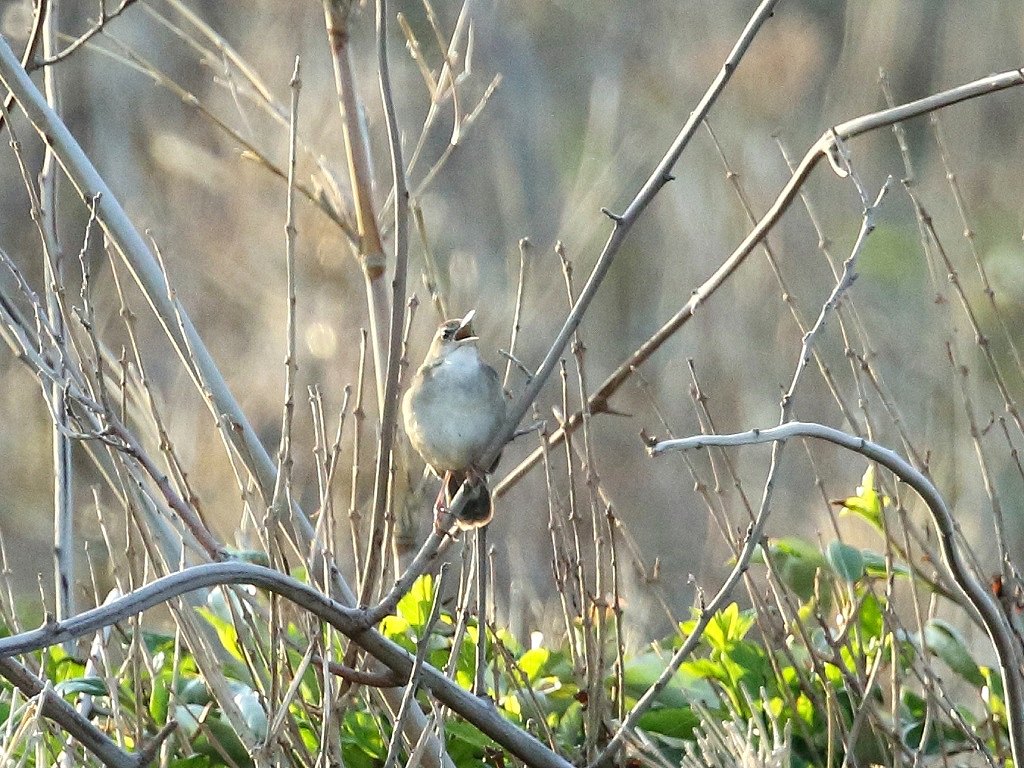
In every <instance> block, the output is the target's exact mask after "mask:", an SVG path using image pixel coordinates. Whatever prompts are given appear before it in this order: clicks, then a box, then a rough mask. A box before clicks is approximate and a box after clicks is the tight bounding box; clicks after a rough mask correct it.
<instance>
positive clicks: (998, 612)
mask: <svg viewBox="0 0 1024 768" xmlns="http://www.w3.org/2000/svg"><path fill="white" fill-rule="evenodd" d="M792 437H813V438H816V439H818V440H825V441H827V442H830V443H834V444H835V445H838V446H840V447H842V448H846V449H847V450H850V451H853V452H855V453H859V454H861V455H862V456H865V457H867V458H869V459H871V460H872V461H877V462H878V463H879V464H881V465H882V466H883V467H885V468H886V469H888V470H889V471H891V472H892V473H893V474H894V475H896V477H898V478H899V479H900V480H902V481H903V482H904V483H906V484H907V485H909V486H910V487H911V488H913V489H914V491H916V492H917V495H918V496H920V497H921V500H922V501H924V503H925V505H926V506H927V507H928V511H929V513H930V514H931V518H932V522H933V523H934V524H935V529H936V530H937V531H938V534H939V547H940V551H941V553H942V561H943V563H944V565H945V566H946V568H947V569H948V570H949V572H950V575H951V576H952V577H953V581H955V582H956V585H957V586H958V587H959V588H960V590H961V591H962V592H963V596H964V598H965V599H966V600H967V601H968V602H969V603H971V604H972V605H973V606H974V607H975V608H977V609H978V613H979V615H980V616H981V620H982V623H983V624H984V625H985V631H986V632H987V633H988V636H989V638H990V639H991V641H992V645H993V646H994V648H995V651H996V655H997V656H998V658H999V668H1000V671H1001V672H1002V675H1003V688H1004V690H1005V693H1006V719H1007V725H1008V727H1009V731H1010V747H1011V749H1012V750H1013V761H1014V764H1015V765H1024V762H1022V760H1024V681H1022V680H1021V671H1020V669H1021V662H1022V658H1021V657H1022V653H1021V650H1020V646H1019V644H1018V643H1019V641H1018V639H1017V637H1016V635H1015V634H1014V631H1013V628H1012V627H1011V625H1010V623H1009V620H1008V619H1007V617H1006V614H1004V613H1003V611H1002V609H1001V608H1000V607H999V604H998V603H997V602H996V600H995V598H993V596H992V595H991V594H990V593H989V591H988V590H987V589H986V588H985V587H984V586H983V585H982V584H981V583H980V582H979V581H978V580H977V579H976V578H975V577H974V575H973V574H972V573H971V571H970V568H969V567H968V565H967V563H966V562H965V561H964V559H963V556H962V554H961V552H960V547H959V545H958V544H957V542H956V534H957V523H956V521H955V520H954V519H953V515H952V513H951V512H950V511H949V507H948V506H947V505H946V501H945V499H943V498H942V494H941V493H939V490H938V488H936V487H935V484H934V483H932V481H931V480H929V479H928V477H927V476H925V474H924V473H923V472H921V471H920V470H918V469H917V468H916V467H914V466H913V465H912V464H911V463H910V462H908V461H907V460H906V459H904V458H903V457H902V456H900V455H899V454H898V453H896V452H895V451H892V450H890V449H888V448H885V447H884V446H881V445H879V444H877V443H873V442H871V441H870V440H865V439H864V438H862V437H855V436H854V435H850V434H847V433H846V432H842V431H840V430H838V429H833V428H832V427H826V426H825V425H823V424H814V423H805V422H799V421H791V422H789V423H787V424H784V425H783V426H780V427H775V428H773V429H764V430H759V429H754V430H751V431H749V432H742V433H739V434H733V435H697V436H694V437H686V438H682V439H679V440H663V441H661V442H660V443H658V444H656V445H655V446H654V447H653V448H651V450H650V453H651V455H652V456H661V455H663V454H665V453H669V452H671V451H685V450H692V449H697V448H706V447H717V448H724V447H730V446H739V445H754V444H757V443H773V442H777V441H783V440H788V439H790V438H792Z"/></svg>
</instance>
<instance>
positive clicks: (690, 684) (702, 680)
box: [623, 652, 724, 708]
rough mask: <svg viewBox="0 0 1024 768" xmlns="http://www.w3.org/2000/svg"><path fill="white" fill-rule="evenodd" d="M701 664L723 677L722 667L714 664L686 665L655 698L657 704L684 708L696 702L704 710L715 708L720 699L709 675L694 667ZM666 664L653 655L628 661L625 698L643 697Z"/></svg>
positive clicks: (698, 663)
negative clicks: (707, 665) (700, 704)
mask: <svg viewBox="0 0 1024 768" xmlns="http://www.w3.org/2000/svg"><path fill="white" fill-rule="evenodd" d="M702 663H707V664H709V665H711V666H713V667H714V668H715V669H716V670H718V671H719V672H720V673H721V674H722V675H723V676H724V672H723V671H722V669H721V666H720V665H718V664H716V663H715V662H710V661H705V660H703V659H694V660H693V661H688V662H685V663H684V664H683V665H682V667H681V668H680V669H679V671H678V672H676V674H675V675H673V676H672V679H671V680H670V681H669V683H668V685H667V686H665V688H664V690H662V691H661V693H660V694H658V697H657V699H656V701H657V702H658V703H659V704H661V705H663V706H666V707H684V706H687V705H689V704H690V702H692V701H699V702H701V703H702V704H704V705H705V706H707V707H712V708H714V707H718V706H719V703H720V702H719V698H718V695H717V694H716V693H715V690H714V688H712V686H711V684H710V683H709V682H708V678H709V675H707V674H705V672H704V670H702V669H698V668H697V666H696V665H700V664H702ZM665 664H666V660H665V658H664V657H663V656H660V655H658V654H656V653H653V652H652V653H645V654H643V655H641V656H637V657H635V658H633V659H630V660H628V661H627V662H626V668H625V670H624V672H623V682H624V683H625V689H626V694H627V695H628V696H631V697H633V698H634V699H636V698H639V697H640V696H642V695H643V694H644V692H645V691H646V690H647V689H648V688H650V687H651V686H652V685H654V682H655V680H657V679H658V677H659V676H660V675H661V673H662V672H664V671H665Z"/></svg>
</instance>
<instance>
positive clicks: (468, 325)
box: [427, 309, 478, 359]
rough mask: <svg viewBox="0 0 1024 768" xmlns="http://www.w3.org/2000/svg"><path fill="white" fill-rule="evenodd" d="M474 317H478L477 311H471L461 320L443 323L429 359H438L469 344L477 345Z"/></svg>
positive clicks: (431, 347)
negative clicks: (474, 332)
mask: <svg viewBox="0 0 1024 768" xmlns="http://www.w3.org/2000/svg"><path fill="white" fill-rule="evenodd" d="M474 315H476V310H475V309H471V310H469V312H467V313H466V316H465V317H463V318H461V319H454V320H445V321H444V322H443V323H441V325H440V326H439V327H438V329H437V333H435V334H434V341H433V342H432V343H431V345H430V354H429V355H427V357H428V359H436V358H438V357H440V356H442V355H445V354H447V353H448V352H451V351H452V350H453V349H457V348H458V347H461V346H464V345H467V344H469V345H473V344H476V342H477V338H478V337H476V336H474V335H473V316H474Z"/></svg>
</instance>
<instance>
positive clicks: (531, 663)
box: [519, 648, 551, 683]
mask: <svg viewBox="0 0 1024 768" xmlns="http://www.w3.org/2000/svg"><path fill="white" fill-rule="evenodd" d="M550 658H551V651H549V650H548V649H547V648H531V649H530V650H528V651H527V652H526V653H524V654H523V655H522V656H520V657H519V668H520V669H521V670H523V674H524V675H526V679H527V680H529V681H530V682H531V683H532V682H533V681H534V680H536V679H537V678H538V677H540V676H541V673H543V671H544V668H545V667H546V666H547V663H548V659H550Z"/></svg>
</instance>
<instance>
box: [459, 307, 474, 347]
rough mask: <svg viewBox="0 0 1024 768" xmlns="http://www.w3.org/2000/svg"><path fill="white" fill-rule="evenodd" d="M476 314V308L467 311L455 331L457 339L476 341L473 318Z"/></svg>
mask: <svg viewBox="0 0 1024 768" xmlns="http://www.w3.org/2000/svg"><path fill="white" fill-rule="evenodd" d="M475 316H476V310H475V309H471V310H469V312H467V313H466V316H465V317H464V318H462V320H460V321H459V327H458V328H457V329H456V331H455V341H476V339H477V337H476V336H474V335H473V325H472V324H473V318H474V317H475Z"/></svg>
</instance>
